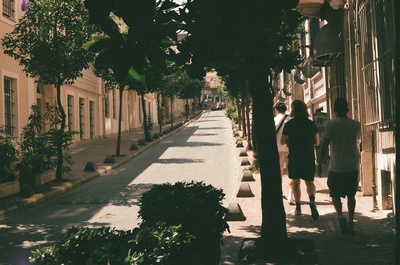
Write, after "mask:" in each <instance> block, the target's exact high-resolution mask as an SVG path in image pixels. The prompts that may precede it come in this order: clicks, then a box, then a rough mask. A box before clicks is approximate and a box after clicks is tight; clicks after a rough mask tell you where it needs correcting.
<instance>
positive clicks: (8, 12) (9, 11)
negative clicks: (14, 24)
mask: <svg viewBox="0 0 400 265" xmlns="http://www.w3.org/2000/svg"><path fill="white" fill-rule="evenodd" d="M3 16H5V17H8V18H10V19H14V18H15V1H14V0H3Z"/></svg>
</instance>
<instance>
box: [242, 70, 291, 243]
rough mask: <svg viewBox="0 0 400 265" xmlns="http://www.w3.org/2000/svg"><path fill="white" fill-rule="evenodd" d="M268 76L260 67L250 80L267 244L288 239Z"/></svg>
mask: <svg viewBox="0 0 400 265" xmlns="http://www.w3.org/2000/svg"><path fill="white" fill-rule="evenodd" d="M267 77H268V76H266V74H265V73H264V72H263V71H260V72H258V73H255V74H254V76H252V78H251V79H250V80H249V81H250V90H251V95H252V99H253V122H254V134H255V140H256V142H255V143H254V144H255V146H256V148H257V159H258V161H259V164H260V175H261V209H262V224H261V239H262V242H263V243H264V246H265V247H274V246H277V245H279V243H283V242H284V241H285V240H286V239H287V230H286V213H285V209H284V206H283V201H282V184H281V176H280V170H279V156H278V148H277V143H276V135H275V124H274V119H273V112H272V106H273V95H272V93H271V90H270V88H269V86H270V84H269V83H268V81H267Z"/></svg>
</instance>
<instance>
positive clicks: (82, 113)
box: [79, 98, 85, 139]
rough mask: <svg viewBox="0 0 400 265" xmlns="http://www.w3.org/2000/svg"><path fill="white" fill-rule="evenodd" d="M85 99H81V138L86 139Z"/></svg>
mask: <svg viewBox="0 0 400 265" xmlns="http://www.w3.org/2000/svg"><path fill="white" fill-rule="evenodd" d="M84 129H85V99H84V98H79V137H80V139H84V135H85V131H84Z"/></svg>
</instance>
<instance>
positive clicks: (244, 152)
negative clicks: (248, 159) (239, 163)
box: [239, 150, 247, 157]
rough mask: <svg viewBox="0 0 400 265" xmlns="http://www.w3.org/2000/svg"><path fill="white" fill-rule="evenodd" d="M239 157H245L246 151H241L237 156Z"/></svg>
mask: <svg viewBox="0 0 400 265" xmlns="http://www.w3.org/2000/svg"><path fill="white" fill-rule="evenodd" d="M239 156H240V157H243V156H247V152H246V150H242V151H240V154H239Z"/></svg>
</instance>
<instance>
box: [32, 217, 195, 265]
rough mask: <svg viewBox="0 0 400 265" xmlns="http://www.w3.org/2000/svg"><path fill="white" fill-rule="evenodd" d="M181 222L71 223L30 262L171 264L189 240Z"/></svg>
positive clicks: (50, 264)
mask: <svg viewBox="0 0 400 265" xmlns="http://www.w3.org/2000/svg"><path fill="white" fill-rule="evenodd" d="M190 240H191V236H190V235H188V234H182V233H181V228H180V226H167V225H165V224H162V223H158V224H157V225H156V226H154V227H148V226H143V225H142V226H140V227H139V228H136V229H133V230H129V231H122V230H115V229H111V228H108V227H102V228H98V229H89V228H82V227H80V228H78V227H73V228H70V229H69V230H67V231H66V232H65V233H64V234H63V238H62V240H61V242H60V243H59V244H57V245H55V246H52V247H50V248H46V249H43V250H41V249H36V250H35V251H33V252H32V257H31V258H30V259H29V262H31V263H32V264H35V265H59V264H64V265H76V264H82V265H86V264H97V265H103V264H104V265H107V264H110V265H122V264H128V265H154V264H163V265H174V264H176V260H178V259H179V256H178V255H177V253H178V251H177V250H178V249H179V248H180V247H181V246H183V245H184V244H186V243H188V242H190Z"/></svg>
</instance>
